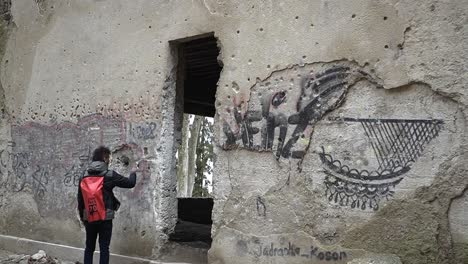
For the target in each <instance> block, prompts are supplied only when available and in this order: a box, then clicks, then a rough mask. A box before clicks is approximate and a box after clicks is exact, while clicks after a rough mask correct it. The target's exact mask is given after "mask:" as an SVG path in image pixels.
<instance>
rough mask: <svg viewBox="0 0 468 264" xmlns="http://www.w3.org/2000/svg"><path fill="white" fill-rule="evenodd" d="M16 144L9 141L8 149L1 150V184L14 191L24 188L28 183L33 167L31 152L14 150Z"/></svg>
mask: <svg viewBox="0 0 468 264" xmlns="http://www.w3.org/2000/svg"><path fill="white" fill-rule="evenodd" d="M15 146H16V144H15V143H14V142H8V147H7V149H2V150H0V186H6V187H7V188H8V189H11V190H12V191H14V192H19V191H21V190H23V189H24V187H25V186H26V184H27V183H28V170H29V168H30V167H31V154H30V153H26V152H18V153H16V152H14V151H13V150H12V148H13V147H15Z"/></svg>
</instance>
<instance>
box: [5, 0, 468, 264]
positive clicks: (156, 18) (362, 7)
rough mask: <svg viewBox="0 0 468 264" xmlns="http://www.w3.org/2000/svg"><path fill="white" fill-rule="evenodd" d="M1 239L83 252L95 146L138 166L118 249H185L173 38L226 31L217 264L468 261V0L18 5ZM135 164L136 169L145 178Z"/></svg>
mask: <svg viewBox="0 0 468 264" xmlns="http://www.w3.org/2000/svg"><path fill="white" fill-rule="evenodd" d="M0 7H1V10H2V14H3V16H2V20H1V31H0V52H1V53H0V54H1V55H2V60H1V72H0V77H1V78H0V80H1V86H0V88H1V89H0V106H1V113H0V114H1V116H0V117H1V121H0V122H1V126H0V133H1V135H2V136H1V139H0V190H1V192H0V214H1V215H2V217H1V218H0V234H4V235H11V236H18V237H25V238H31V239H36V240H42V241H47V242H53V243H61V244H66V245H72V246H82V245H83V238H84V233H83V227H82V226H81V225H80V223H79V220H78V219H77V216H76V212H75V211H76V209H75V208H76V191H77V184H78V182H77V181H78V179H79V177H80V175H82V173H83V171H84V169H85V168H86V166H87V164H88V162H89V158H90V154H91V152H92V150H93V149H94V148H95V147H96V146H97V145H100V144H104V145H107V146H109V147H110V148H111V149H112V152H113V153H112V159H113V160H112V164H111V165H112V168H114V169H116V170H117V171H119V172H121V173H122V174H126V173H128V172H129V171H130V170H132V169H135V168H136V164H139V168H140V171H139V172H138V181H137V186H136V187H135V188H134V189H131V190H121V191H117V192H118V193H117V195H118V197H119V198H120V200H121V202H122V207H121V208H120V210H119V212H118V214H117V216H116V219H115V221H114V234H113V241H112V245H111V251H112V252H114V253H119V254H124V255H133V256H141V257H150V258H160V259H161V258H164V257H165V256H166V255H168V254H173V252H172V253H171V250H170V248H171V243H170V242H168V240H167V239H168V234H170V233H171V232H172V230H173V228H174V225H175V223H176V219H177V207H176V174H175V166H176V164H175V161H174V157H175V153H176V147H177V144H178V142H179V137H180V124H181V122H180V120H179V118H180V113H181V111H182V110H181V106H180V105H179V104H178V102H177V100H176V87H177V53H176V52H175V51H176V49H175V48H174V47H173V46H171V44H170V43H169V41H171V40H177V39H183V38H187V37H191V36H196V35H200V34H205V33H208V32H214V36H215V37H216V38H217V39H218V46H219V48H220V50H221V53H220V56H219V58H218V59H219V61H220V63H221V64H222V65H223V70H222V72H221V76H220V80H219V82H218V88H217V95H216V110H217V111H216V117H215V127H216V133H215V134H216V138H215V141H216V148H215V151H216V161H215V164H214V175H213V177H214V178H213V181H214V194H213V196H214V204H215V206H214V210H213V221H214V223H213V228H212V238H213V244H212V246H211V249H210V251H209V253H208V261H209V263H216V264H221V263H348V262H350V261H352V260H353V259H354V260H357V259H359V258H363V257H366V256H369V255H372V254H385V255H395V256H398V257H399V258H400V259H401V261H402V262H403V263H412V264H414V263H465V262H466V261H467V260H468V259H467V258H468V257H467V255H466V252H467V247H468V242H467V241H468V240H467V232H466V230H467V228H465V227H466V226H467V224H466V219H467V214H466V212H467V210H466V208H467V202H466V200H467V199H466V189H467V186H468V178H467V169H468V168H467V165H466V164H467V163H466V160H467V158H468V157H467V156H468V155H467V141H466V139H467V136H466V129H467V126H466V104H467V102H468V97H467V89H466V88H465V87H466V84H467V81H466V79H467V76H466V72H467V56H466V48H465V47H466V43H467V33H466V32H467V31H466V28H465V27H466V26H465V25H466V20H467V17H466V16H467V11H468V6H467V5H466V4H464V3H463V1H393V0H386V1H370V0H356V1H306V2H305V1H260V0H255V1H214V0H204V1H201V0H194V1H148V0H137V1H120V0H119V1H107V0H82V1H74V0H69V1H58V0H43V1H29V0H15V1H7V0H4V1H1V6H0ZM127 163H128V164H129V165H128V166H127V165H126V164H127Z"/></svg>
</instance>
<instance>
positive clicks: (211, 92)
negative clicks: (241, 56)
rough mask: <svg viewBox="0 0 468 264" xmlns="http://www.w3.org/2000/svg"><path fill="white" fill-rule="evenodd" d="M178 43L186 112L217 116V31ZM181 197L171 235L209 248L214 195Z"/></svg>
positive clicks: (179, 89) (179, 75) (182, 240)
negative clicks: (208, 196)
mask: <svg viewBox="0 0 468 264" xmlns="http://www.w3.org/2000/svg"><path fill="white" fill-rule="evenodd" d="M176 45H177V51H178V60H179V61H178V63H179V67H178V69H179V73H178V80H177V82H178V85H179V88H178V91H180V92H178V93H177V96H178V98H179V99H178V100H177V101H178V102H179V104H181V103H182V96H181V95H182V94H183V112H184V114H193V115H197V116H203V117H214V115H215V111H216V110H215V95H216V88H217V83H218V80H219V76H220V73H221V70H222V67H221V65H220V64H219V63H218V55H219V52H220V51H219V49H218V46H217V39H216V38H215V37H214V36H213V34H208V35H203V36H201V37H194V38H190V39H185V40H179V41H176ZM180 86H183V89H181V88H182V87H180ZM181 90H183V93H182V91H181ZM178 166H179V165H178ZM203 175H204V174H202V176H203ZM199 176H200V175H198V177H199ZM196 179H197V178H196ZM196 182H197V180H195V183H196ZM177 200H178V219H177V224H176V226H175V229H174V232H173V233H172V234H171V235H170V236H169V239H170V240H171V241H175V242H179V243H184V244H188V245H191V246H194V247H206V248H209V247H210V246H211V241H212V240H211V225H212V220H211V212H212V209H213V199H212V198H192V197H184V198H178V199H177Z"/></svg>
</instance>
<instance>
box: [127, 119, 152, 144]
mask: <svg viewBox="0 0 468 264" xmlns="http://www.w3.org/2000/svg"><path fill="white" fill-rule="evenodd" d="M129 126H130V129H129V130H130V134H131V135H132V136H133V137H135V138H137V139H143V140H146V139H154V138H156V127H157V126H156V123H154V122H149V123H139V124H136V125H133V124H131V123H130V124H129Z"/></svg>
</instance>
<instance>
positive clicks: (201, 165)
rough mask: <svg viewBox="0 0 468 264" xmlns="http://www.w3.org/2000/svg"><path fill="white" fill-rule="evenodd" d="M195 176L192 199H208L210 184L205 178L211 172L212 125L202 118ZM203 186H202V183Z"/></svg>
mask: <svg viewBox="0 0 468 264" xmlns="http://www.w3.org/2000/svg"><path fill="white" fill-rule="evenodd" d="M196 155H197V158H196V170H195V171H196V175H195V183H194V187H193V193H192V197H210V193H209V191H208V187H207V186H206V185H209V184H211V183H210V182H208V179H207V178H206V175H207V174H212V172H213V167H212V164H213V124H212V123H211V122H210V121H209V119H208V118H206V117H205V118H204V119H203V122H202V124H201V126H200V133H199V136H198V142H197V150H196ZM204 182H205V183H207V184H205V186H203V185H204V184H203V183H204Z"/></svg>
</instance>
